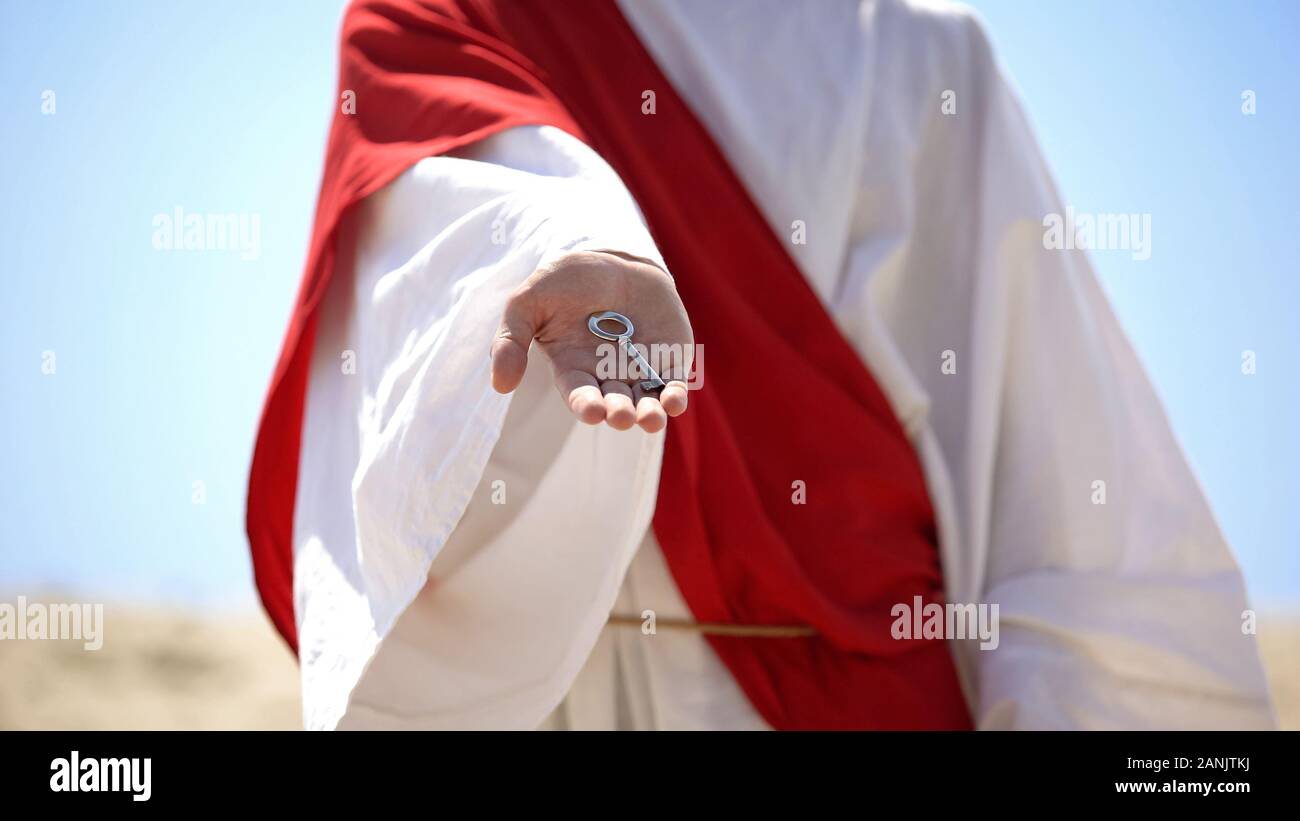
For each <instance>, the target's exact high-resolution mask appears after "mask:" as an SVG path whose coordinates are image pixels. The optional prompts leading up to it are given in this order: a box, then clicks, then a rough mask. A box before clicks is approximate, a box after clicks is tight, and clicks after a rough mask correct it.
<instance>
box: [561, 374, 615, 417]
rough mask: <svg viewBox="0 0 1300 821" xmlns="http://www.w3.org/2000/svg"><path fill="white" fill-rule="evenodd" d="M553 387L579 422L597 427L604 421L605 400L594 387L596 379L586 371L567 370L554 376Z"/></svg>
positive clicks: (595, 386) (598, 389)
mask: <svg viewBox="0 0 1300 821" xmlns="http://www.w3.org/2000/svg"><path fill="white" fill-rule="evenodd" d="M555 387H556V388H558V389H559V391H560V396H562V397H564V401H565V402H567V403H568V405H569V410H571V411H573V415H574V416H576V417H578V419H579V420H580V421H582V422H586V423H587V424H588V425H599V424H600V423H601V422H603V421H604V420H605V398H604V397H603V396H602V395H601V393H600V388H599V387H598V386H597V385H596V377H594V376H592V375H591V374H589V373H587V372H586V371H579V370H568V371H564V372H563V373H560V374H556V376H555Z"/></svg>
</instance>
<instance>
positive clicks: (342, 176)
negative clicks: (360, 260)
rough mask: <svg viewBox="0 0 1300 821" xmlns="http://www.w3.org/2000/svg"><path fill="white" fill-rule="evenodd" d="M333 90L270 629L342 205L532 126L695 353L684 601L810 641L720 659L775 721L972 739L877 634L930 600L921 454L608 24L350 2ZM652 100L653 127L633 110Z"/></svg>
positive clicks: (260, 540) (678, 512) (269, 600)
mask: <svg viewBox="0 0 1300 821" xmlns="http://www.w3.org/2000/svg"><path fill="white" fill-rule="evenodd" d="M339 87H340V93H341V94H342V93H343V92H346V91H352V92H354V93H355V101H356V108H355V113H354V114H349V113H343V112H342V111H340V112H339V113H337V114H336V116H335V118H334V123H333V127H332V129H331V132H330V139H329V149H328V154H327V156H326V161H325V175H324V180H323V182H322V184H321V191H320V199H319V203H318V208H317V214H316V224H315V231H314V234H313V237H312V243H311V250H310V256H309V259H308V262H307V269H306V272H305V275H304V278H303V282H302V286H301V289H300V291H299V294H298V299H297V302H296V307H295V310H294V314H293V318H292V321H291V322H290V325H289V331H288V335H287V338H286V339H285V343H284V350H283V352H282V353H281V355H280V360H279V364H278V365H277V367H276V370H275V375H274V378H273V381H272V384H271V390H270V394H269V396H268V397H267V401H266V407H265V409H264V411H263V417H262V424H261V429H260V431H259V433H258V437H257V445H256V450H255V452H254V455H253V465H252V471H251V476H250V479H249V497H248V536H249V540H250V542H251V543H252V550H253V561H254V566H255V569H256V574H257V585H258V590H259V591H260V593H261V595H262V600H263V602H265V605H266V609H267V611H268V612H269V614H270V615H271V618H272V619H273V620H274V622H275V624H276V626H277V627H278V628H279V630H280V632H281V633H282V634H283V635H284V636H285V638H286V639H287V640H288V641H289V642H290V643H291V644H296V635H295V622H294V613H293V555H292V554H293V547H292V543H293V533H292V530H293V508H294V495H295V489H296V485H297V476H298V449H299V442H300V439H301V432H302V420H303V409H304V402H305V396H306V383H307V374H308V363H309V362H310V359H311V349H312V344H313V338H314V333H315V326H316V316H317V308H318V306H319V304H320V300H321V297H322V295H323V294H324V292H325V286H326V283H327V282H328V281H329V278H330V275H331V273H332V272H333V270H334V241H335V232H336V230H337V228H338V225H339V222H340V220H341V218H342V216H343V214H344V213H345V212H346V211H347V209H348V208H350V207H351V206H353V205H354V204H356V203H357V202H359V201H360V200H362V199H363V198H364V197H366V196H367V195H369V194H371V193H373V192H375V191H376V190H378V189H380V188H381V187H383V186H384V185H386V184H387V183H389V182H391V181H392V180H393V179H394V178H396V177H397V176H398V175H399V174H400V173H401V172H402V171H404V170H405V169H406V168H408V167H410V166H411V165H413V164H414V163H415V162H417V161H418V160H420V159H422V158H424V157H428V156H431V155H436V154H441V153H444V152H447V151H450V150H452V149H455V148H458V147H460V146H463V145H466V144H468V143H472V142H474V141H476V140H480V139H482V138H484V137H486V136H489V135H491V134H494V133H496V132H499V131H502V130H504V129H507V128H511V127H513V126H517V125H524V124H546V125H552V126H555V127H558V128H561V129H563V130H565V131H567V132H569V133H571V134H573V135H574V136H575V137H577V138H579V139H581V140H583V141H585V142H586V143H587V144H588V145H590V146H591V147H592V148H593V149H595V150H596V151H597V152H598V153H599V154H600V155H601V156H602V157H604V158H605V160H606V161H607V162H609V163H610V165H611V166H613V168H614V169H615V170H616V171H617V172H618V173H619V175H620V176H621V177H622V179H623V181H624V183H625V184H626V185H627V187H628V189H629V190H630V191H631V193H632V195H633V196H634V197H635V198H636V201H637V203H638V204H639V205H640V207H641V210H642V212H643V213H644V214H645V217H646V220H647V222H648V223H649V225H650V229H651V233H652V234H653V236H654V239H655V241H656V242H657V243H658V246H659V249H660V251H661V252H662V253H663V257H664V259H665V260H666V261H667V263H668V267H669V270H670V271H671V272H672V274H673V276H674V278H675V279H676V281H677V288H678V291H679V292H680V293H681V297H682V300H683V302H684V303H685V305H686V309H687V311H688V312H689V313H690V315H691V317H692V318H693V319H694V320H695V321H694V325H695V331H696V341H697V342H699V343H701V344H703V346H704V349H705V351H706V354H707V382H706V385H705V387H704V389H703V390H701V391H699V392H696V393H694V394H693V395H692V398H691V408H690V410H689V411H688V412H687V413H686V414H685V415H684V416H682V417H679V418H677V419H674V420H672V422H671V423H670V425H669V428H668V438H667V443H666V448H665V452H664V461H663V470H662V477H661V479H660V483H659V496H658V506H657V509H656V511H655V517H654V529H655V534H656V536H657V537H658V539H659V542H660V544H661V545H662V547H663V551H664V554H665V556H666V558H667V561H668V565H669V568H670V569H671V571H672V573H673V577H674V579H675V580H676V583H677V585H678V587H679V588H680V589H681V592H682V594H683V596H684V597H685V599H686V602H687V603H688V604H689V606H690V608H691V610H692V612H693V613H694V614H695V617H696V618H697V619H698V620H700V621H706V622H729V623H738V624H751V625H762V624H772V625H791V624H804V625H811V626H812V627H814V628H815V629H816V632H817V635H816V636H814V637H809V638H753V637H717V636H713V637H710V639H709V640H710V642H711V643H712V645H713V647H714V649H715V650H716V652H717V653H718V656H719V657H720V658H721V659H722V660H723V662H724V663H725V664H726V665H727V667H728V668H729V669H730V671H731V673H732V674H733V675H734V676H735V678H736V680H737V682H739V684H740V686H741V688H742V689H743V690H744V692H745V694H746V696H748V698H749V699H750V701H751V702H752V703H753V705H754V707H755V708H756V709H757V710H758V712H759V713H760V714H761V715H762V716H763V718H764V719H766V720H767V721H768V722H769V723H770V724H771V725H773V726H774V727H777V728H855V727H863V728H961V727H968V726H969V725H970V717H969V713H968V711H967V707H966V704H965V701H964V699H963V697H962V694H961V691H960V689H959V686H958V682H957V676H956V672H955V670H954V667H953V661H952V658H951V655H950V652H949V649H948V647H947V646H946V645H945V643H944V642H943V641H938V640H921V639H913V640H896V639H894V638H892V637H891V630H890V627H891V624H892V622H893V616H892V614H891V609H892V608H893V607H894V605H896V604H900V603H901V604H907V605H909V606H910V605H911V604H912V602H913V597H914V596H920V597H922V599H923V600H924V601H926V602H932V601H942V578H941V574H940V568H939V561H938V551H937V547H936V541H937V539H936V534H935V525H934V514H933V511H932V510H931V507H930V501H929V497H928V495H927V492H926V487H925V482H924V477H923V475H922V471H921V467H920V464H919V461H918V459H917V457H916V454H915V452H914V451H913V449H912V447H911V444H910V443H909V441H908V439H907V437H906V435H905V434H904V431H903V429H902V426H901V425H900V424H899V422H898V420H897V419H896V418H895V416H894V414H893V412H892V411H891V409H890V406H889V404H888V402H887V401H886V399H885V396H884V395H883V393H882V392H881V390H880V388H879V386H878V385H877V384H876V382H875V380H874V379H873V378H872V376H871V374H870V373H869V372H868V371H867V369H866V368H865V367H864V365H863V363H862V361H861V360H860V359H859V357H858V356H857V354H856V353H855V352H854V351H853V349H852V348H851V347H850V346H849V344H848V343H847V342H846V341H845V339H844V338H843V337H842V336H841V335H840V333H839V331H838V329H837V328H836V327H835V325H834V323H833V321H832V320H831V318H830V316H829V315H828V314H827V312H826V310H825V308H824V307H823V306H822V304H821V303H820V302H819V300H818V298H817V296H816V295H815V294H814V293H813V291H812V290H811V288H810V287H809V285H808V283H807V282H806V281H805V279H804V277H803V275H802V274H801V273H800V271H799V269H798V268H797V267H796V265H795V263H794V261H793V259H792V258H791V256H790V254H789V252H788V250H787V248H786V246H785V245H784V244H783V242H782V241H781V239H779V238H778V237H777V236H776V235H775V234H774V233H773V232H772V231H771V229H770V228H769V227H768V225H767V223H766V221H765V220H764V218H763V216H762V214H761V213H760V212H759V210H758V209H757V208H756V207H755V205H754V203H753V202H752V201H751V200H750V198H749V195H748V194H747V192H746V190H745V188H744V186H743V184H742V183H741V182H740V180H739V178H738V177H737V176H736V174H735V172H734V171H733V170H732V169H731V167H730V166H729V165H728V163H727V159H726V157H725V156H724V155H723V154H722V152H721V151H720V150H719V149H718V146H717V145H715V144H714V142H713V140H712V139H711V137H710V136H709V134H708V133H707V132H706V131H705V129H704V127H703V126H702V125H701V124H700V122H699V121H698V120H697V119H696V118H695V116H694V115H693V114H692V113H691V111H690V110H689V109H688V108H687V107H686V105H685V104H684V103H683V102H682V100H681V98H680V97H678V95H677V93H676V92H675V91H674V90H673V88H672V86H671V85H670V84H669V82H668V80H667V79H666V78H665V77H664V74H663V73H662V72H661V71H660V70H659V68H658V67H657V66H656V65H655V62H654V60H653V59H652V58H651V57H650V55H649V54H648V53H647V51H646V49H645V48H644V47H643V46H642V44H641V43H640V41H639V40H638V39H637V36H636V33H635V32H634V31H633V29H632V28H631V26H629V25H628V23H627V22H626V21H625V20H624V19H623V17H622V16H621V14H620V13H619V11H618V8H617V7H616V6H615V5H614V4H613V3H610V2H595V0H566V2H542V1H541V0H509V2H507V1H506V0H500V1H499V2H492V1H491V0H424V1H423V2H417V1H416V0H364V2H355V3H354V4H353V5H352V7H351V8H350V9H349V10H348V12H347V15H346V18H345V20H344V23H343V35H342V42H341V55H340V72H339ZM647 90H649V91H653V92H654V93H655V95H656V106H655V113H653V114H643V113H642V110H641V106H642V99H643V98H642V95H643V93H644V92H645V91H647ZM486 355H487V352H486V351H485V352H484V356H486ZM755 396H757V397H758V399H759V401H753V399H754V397H755ZM627 435H629V436H631V435H636V434H632V433H629V434H627ZM797 490H798V491H800V492H801V493H802V494H803V495H804V496H805V497H806V499H805V500H802V501H803V503H799V504H796V503H795V502H796V498H795V494H796V491H797Z"/></svg>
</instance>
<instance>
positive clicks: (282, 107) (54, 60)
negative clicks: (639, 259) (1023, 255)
mask: <svg viewBox="0 0 1300 821" xmlns="http://www.w3.org/2000/svg"><path fill="white" fill-rule="evenodd" d="M701 1H702V2H715V1H716V0H701ZM794 1H796V0H792V2H794ZM802 1H803V2H807V4H808V6H809V10H810V13H811V12H813V11H814V10H815V8H816V5H817V3H818V2H829V1H830V0H802ZM343 5H344V3H343V2H342V0H294V1H292V2H291V1H290V0H282V1H281V2H277V3H269V4H268V3H254V2H251V1H250V0H239V1H238V2H235V1H234V0H231V1H230V2H224V3H220V4H215V3H201V2H197V1H196V2H185V1H184V0H183V1H182V2H176V1H175V0H172V1H171V2H154V1H153V0H126V2H122V3H115V4H106V3H95V2H91V1H90V0H81V1H80V2H75V1H72V2H70V1H69V0H63V1H62V2H53V1H49V0H47V2H41V3H19V2H12V1H11V0H0V37H2V38H3V40H4V48H3V49H0V78H3V83H0V101H2V103H3V108H2V111H3V114H0V178H2V179H4V181H5V185H4V193H3V197H2V199H0V255H2V265H0V272H2V273H0V276H2V277H3V281H4V282H5V283H6V284H7V287H9V288H10V289H11V290H10V296H9V298H8V299H7V300H6V307H5V309H4V314H3V316H4V321H3V323H0V343H2V344H0V384H3V386H4V387H3V396H4V401H3V402H0V429H3V430H4V437H3V445H0V447H3V452H2V456H0V521H2V522H3V526H0V601H8V602H11V603H12V602H13V601H14V600H15V598H16V596H18V595H26V596H27V597H28V598H29V599H38V600H39V599H45V600H62V601H86V602H103V603H105V620H106V627H105V644H104V649H102V650H100V651H98V652H93V653H90V652H83V651H82V650H81V646H80V644H79V643H77V642H67V641H40V642H37V641H0V728H55V727H60V728H62V727H103V728H107V727H212V728H215V727H297V726H300V721H299V715H298V702H297V698H298V697H297V679H296V666H295V664H294V662H293V659H292V658H291V656H290V655H289V653H288V651H287V650H286V649H285V648H284V646H283V645H282V644H281V643H280V641H279V639H278V637H276V636H275V635H274V633H273V632H272V631H271V629H270V628H269V626H268V624H267V622H266V621H265V619H264V618H263V616H262V614H261V611H260V607H259V605H258V603H257V599H256V595H255V592H254V588H253V584H252V574H251V568H250V565H249V560H248V552H247V544H246V542H245V539H244V534H243V510H244V491H245V482H246V478H247V468H248V460H249V456H250V454H251V448H252V440H253V434H254V430H255V427H256V423H257V417H258V413H259V411H260V407H261V402H262V398H263V393H264V391H265V388H266V386H267V382H268V379H269V376H270V372H271V369H272V367H273V365H274V361H275V356H276V354H277V353H278V351H279V345H280V339H281V334H282V332H283V330H284V326H285V323H286V321H287V318H288V315H289V307H290V302H291V300H292V297H293V294H294V291H295V288H296V285H297V281H298V276H299V274H300V272H301V268H302V264H303V260H304V256H305V252H306V246H307V239H308V233H309V230H310V226H311V220H312V212H313V207H314V199H315V192H316V186H317V183H318V181H319V173H320V167H321V160H322V152H323V148H324V142H325V133H326V128H327V124H328V122H329V118H330V115H331V112H332V110H333V106H334V105H335V102H336V101H335V97H334V91H335V89H334V86H335V66H334V45H335V39H336V33H337V27H338V21H339V19H340V16H341V13H342V7H343ZM973 5H974V6H975V7H976V8H977V9H978V11H979V12H980V14H981V16H982V17H983V18H984V20H985V23H986V26H987V28H988V31H989V33H990V36H991V37H992V39H993V42H994V45H995V48H996V49H997V51H998V54H999V55H1000V59H1001V61H1002V63H1003V65H1004V67H1005V69H1006V71H1007V72H1008V74H1009V75H1010V76H1011V77H1012V78H1013V81H1014V84H1015V85H1016V86H1017V87H1018V88H1019V90H1020V93H1021V96H1022V99H1023V100H1024V103H1025V107H1026V109H1027V110H1028V113H1029V116H1030V119H1031V120H1032V121H1033V123H1034V125H1035V127H1036V130H1037V133H1038V136H1039V138H1040V141H1041V143H1042V145H1043V149H1044V152H1045V154H1046V156H1047V157H1048V160H1049V162H1050V163H1051V165H1052V167H1053V169H1054V170H1055V173H1056V177H1057V181H1058V183H1059V187H1060V190H1061V191H1062V193H1063V195H1064V197H1065V199H1066V201H1067V202H1068V203H1070V204H1071V205H1072V206H1073V207H1074V208H1075V209H1076V211H1079V212H1089V213H1096V212H1133V213H1149V214H1151V215H1152V231H1151V244H1152V254H1151V258H1150V260H1148V261H1146V262H1138V261H1134V260H1133V259H1132V258H1131V255H1130V254H1129V253H1128V252H1097V253H1094V255H1093V259H1094V262H1095V265H1096V268H1097V270H1098V273H1099V275H1100V277H1101V279H1102V281H1103V284H1104V286H1105V288H1106V290H1107V291H1108V292H1109V294H1110V296H1111V299H1112V301H1113V303H1114V305H1115V308H1116V310H1117V312H1118V314H1119V316H1120V319H1121V321H1122V322H1123V324H1124V326H1125V328H1126V329H1127V330H1128V333H1129V335H1130V337H1131V338H1132V340H1133V342H1134V344H1135V346H1136V348H1137V350H1138V352H1139V354H1140V355H1141V357H1142V358H1143V361H1144V362H1145V364H1146V366H1147V369H1148V371H1149V373H1150V374H1151V376H1152V378H1153V380H1154V382H1155V384H1156V387H1157V389H1158V390H1159V392H1160V394H1161V396H1162V397H1163V399H1164V402H1165V405H1166V408H1167V410H1168V412H1169V415H1170V417H1171V419H1172V421H1173V425H1174V428H1175V431H1176V432H1177V434H1178V436H1179V438H1180V440H1181V442H1182V443H1183V446H1184V449H1185V450H1186V452H1187V455H1188V458H1189V459H1190V461H1191V463H1192V465H1193V467H1194V468H1195V470H1196V472H1197V475H1198V476H1199V477H1200V479H1201V482H1202V484H1203V486H1204V488H1205V490H1206V493H1207V495H1208V496H1209V498H1210V501H1211V504H1212V506H1213V507H1214V510H1215V512H1216V514H1217V516H1218V518H1219V521H1220V522H1221V524H1222V527H1223V529H1224V531H1225V532H1226V534H1227V536H1228V539H1229V541H1230V542H1231V544H1232V545H1233V547H1234V549H1235V551H1236V554H1237V556H1238V558H1239V560H1240V562H1241V564H1242V566H1243V568H1244V571H1245V574H1246V579H1247V583H1248V585H1249V588H1250V593H1251V597H1252V601H1253V603H1254V605H1255V606H1256V608H1257V609H1258V611H1259V614H1260V617H1259V631H1260V643H1261V648H1262V650H1263V652H1264V653H1265V661H1266V664H1267V666H1268V668H1269V672H1270V676H1271V678H1272V680H1273V682H1274V687H1275V690H1276V694H1277V699H1278V702H1279V711H1280V713H1281V715H1282V718H1283V722H1284V724H1285V725H1287V726H1290V727H1293V728H1295V727H1300V626H1298V625H1300V504H1297V502H1298V501H1300V432H1297V426H1296V424H1295V419H1296V413H1295V408H1296V407H1297V406H1300V384H1298V382H1297V374H1298V373H1300V369H1298V368H1297V364H1296V363H1297V357H1300V322H1297V320H1296V315H1297V312H1300V278H1298V277H1297V275H1298V274H1300V271H1297V260H1298V259H1300V253H1298V252H1300V231H1297V230H1296V226H1297V222H1298V219H1297V218H1298V217H1300V205H1298V204H1297V201H1296V199H1295V197H1294V195H1293V194H1294V192H1295V191H1296V190H1297V188H1298V187H1300V157H1298V156H1297V153H1296V151H1295V146H1296V144H1297V143H1298V142H1300V140H1298V137H1300V84H1297V83H1296V78H1297V77H1300V51H1297V49H1296V47H1295V44H1296V43H1297V42H1300V5H1297V4H1295V3H1292V2H1285V1H1284V0H1279V2H1262V1H1261V0H1250V2H1243V3H1237V4H1225V3H1222V2H1210V1H1209V0H1193V1H1192V2H1142V3H1123V2H1119V0H1108V2H1097V1H1096V0H1093V1H1092V2H1074V1H1073V0H1071V1H1070V2H1067V0H1045V2H1037V3H1029V2H1019V1H1017V0H982V1H981V2H975V3H974V4H973ZM1246 92H1250V93H1251V94H1250V97H1251V99H1252V100H1253V101H1254V105H1255V108H1254V113H1253V114H1247V113H1244V112H1243V94H1244V93H1246ZM177 208H180V209H182V212H183V213H184V214H205V215H206V214H235V215H240V216H242V217H243V218H244V219H246V220H247V221H248V224H249V225H250V227H251V225H252V224H256V225H257V228H258V230H257V234H256V239H257V241H256V243H255V247H252V246H250V247H248V248H246V249H245V253H242V254H241V253H240V252H239V251H238V250H227V251H215V250H209V251H194V250H190V251H184V250H163V249H158V248H156V247H155V244H156V243H155V233H156V230H157V224H156V222H155V218H156V217H158V216H159V215H169V216H170V215H174V214H175V213H176V209H177ZM250 239H251V237H250ZM1244 351H1253V352H1254V353H1255V361H1256V366H1257V370H1256V372H1255V373H1254V374H1253V375H1244V374H1243V373H1242V368H1241V364H1242V356H1243V352H1244Z"/></svg>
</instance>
